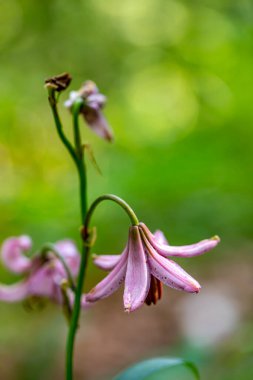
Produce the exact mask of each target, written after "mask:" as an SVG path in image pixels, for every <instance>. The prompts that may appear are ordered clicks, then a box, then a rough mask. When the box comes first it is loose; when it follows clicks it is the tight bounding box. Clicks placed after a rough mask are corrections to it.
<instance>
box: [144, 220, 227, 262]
mask: <svg viewBox="0 0 253 380" xmlns="http://www.w3.org/2000/svg"><path fill="white" fill-rule="evenodd" d="M140 226H141V229H142V230H143V231H144V234H145V236H146V238H147V239H148V241H149V242H150V243H151V245H152V246H153V247H154V248H155V250H156V251H157V252H158V253H159V254H160V255H162V256H164V257H169V256H175V257H193V256H199V255H203V254H204V253H206V252H208V251H210V250H211V249H213V248H214V247H216V245H217V244H218V243H219V242H220V238H219V237H218V236H214V237H212V238H211V239H205V240H202V241H200V242H198V243H195V244H191V245H182V246H178V247H176V246H172V245H167V244H161V243H160V242H158V241H157V240H156V239H155V237H154V236H152V234H151V232H150V231H149V229H148V228H147V226H145V224H144V223H140Z"/></svg>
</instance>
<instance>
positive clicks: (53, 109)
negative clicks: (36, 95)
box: [49, 92, 78, 165]
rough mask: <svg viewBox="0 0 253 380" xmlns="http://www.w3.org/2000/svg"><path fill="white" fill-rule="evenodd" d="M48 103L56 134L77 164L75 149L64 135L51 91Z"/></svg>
mask: <svg viewBox="0 0 253 380" xmlns="http://www.w3.org/2000/svg"><path fill="white" fill-rule="evenodd" d="M49 103H50V106H51V109H52V113H53V117H54V122H55V125H56V129H57V132H58V135H59V137H60V139H61V141H62V142H63V144H64V145H65V147H66V148H67V150H68V152H69V154H70V155H71V157H72V159H73V160H74V162H75V164H76V165H78V159H77V156H76V153H75V150H74V148H73V146H72V145H71V144H70V142H69V141H68V139H67V137H66V136H65V134H64V132H63V128H62V124H61V120H60V117H59V113H58V110H57V102H56V99H55V94H54V93H52V92H51V93H49Z"/></svg>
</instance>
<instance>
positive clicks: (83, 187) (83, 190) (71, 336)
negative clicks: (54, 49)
mask: <svg viewBox="0 0 253 380" xmlns="http://www.w3.org/2000/svg"><path fill="white" fill-rule="evenodd" d="M81 107H82V103H81V102H76V103H75V104H74V108H73V111H72V112H73V125H74V139H75V149H76V150H75V154H76V157H77V170H78V175H79V183H80V200H81V219H82V225H84V222H85V218H86V212H87V180H86V169H85V162H84V152H83V147H82V144H81V136H80V131H79V124H78V116H79V113H80V108H81ZM88 253H89V248H88V247H87V246H86V245H85V244H83V247H82V256H81V263H80V270H79V274H78V280H77V286H76V292H75V302H74V307H73V313H72V318H71V322H70V327H69V332H68V338H67V351H66V380H72V379H73V358H74V344H75V336H76V331H77V328H78V321H79V316H80V310H81V299H82V292H83V283H84V278H85V273H86V267H87V259H88Z"/></svg>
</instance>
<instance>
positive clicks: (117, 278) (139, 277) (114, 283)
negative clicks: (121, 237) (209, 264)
mask: <svg viewBox="0 0 253 380" xmlns="http://www.w3.org/2000/svg"><path fill="white" fill-rule="evenodd" d="M219 241H220V239H219V237H218V236H214V237H213V238H211V239H206V240H202V241H200V242H199V243H196V244H192V245H185V246H178V247H175V246H171V245H169V244H168V243H167V241H166V238H165V237H164V235H163V233H162V232H161V231H156V232H155V234H152V233H151V232H150V231H149V229H148V228H147V226H146V225H145V224H144V223H140V224H139V225H138V226H132V227H130V229H129V239H128V243H127V246H126V248H125V249H124V251H123V252H122V254H121V255H117V256H115V255H101V256H97V255H94V257H93V258H94V263H95V264H96V265H97V266H98V267H99V268H101V269H104V270H109V271H110V273H109V274H108V275H107V276H106V277H105V278H104V279H103V280H102V281H101V282H99V283H98V284H97V285H96V286H95V287H94V288H93V289H92V290H91V291H90V292H89V293H88V294H87V296H86V300H87V301H88V302H95V301H97V300H99V299H102V298H105V297H108V296H110V295H111V294H112V293H114V292H115V291H116V290H117V289H118V288H119V286H120V285H121V284H122V283H123V282H124V281H125V288H124V296H123V301H124V308H125V310H126V311H128V312H130V311H134V310H136V309H138V308H139V307H140V306H142V304H143V303H144V302H146V303H147V304H148V305H150V304H151V303H154V304H156V302H157V301H158V300H159V299H160V298H161V295H162V283H163V284H165V285H167V286H169V287H171V288H174V289H177V290H184V291H186V292H188V293H198V292H199V291H200V288H201V287H200V285H199V283H198V282H197V281H196V280H195V279H194V278H193V277H191V276H190V275H189V274H188V273H186V272H185V271H184V270H183V269H182V268H181V267H180V266H179V265H178V264H176V263H175V262H174V261H172V260H171V259H169V258H170V257H171V256H172V257H173V256H175V257H193V256H198V255H202V254H203V253H205V252H207V251H210V250H211V249H213V248H214V247H215V246H216V245H217V244H218V243H219Z"/></svg>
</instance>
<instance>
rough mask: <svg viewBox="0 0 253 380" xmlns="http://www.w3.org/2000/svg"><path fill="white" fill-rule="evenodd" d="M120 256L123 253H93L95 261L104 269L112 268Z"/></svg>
mask: <svg viewBox="0 0 253 380" xmlns="http://www.w3.org/2000/svg"><path fill="white" fill-rule="evenodd" d="M120 258H121V255H95V254H94V255H92V259H93V263H94V264H95V265H96V266H97V267H98V268H100V269H103V270H112V269H113V268H114V267H115V266H116V265H117V264H118V262H119V260H120Z"/></svg>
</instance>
